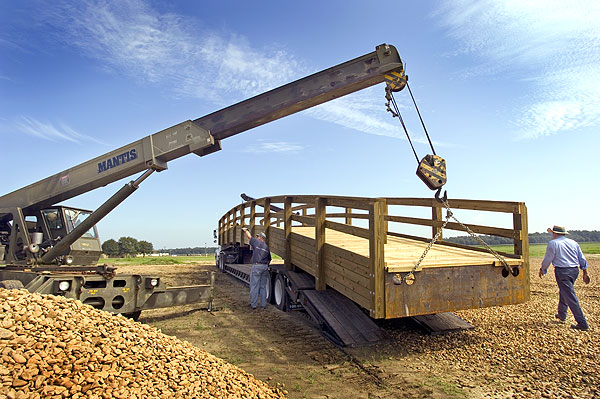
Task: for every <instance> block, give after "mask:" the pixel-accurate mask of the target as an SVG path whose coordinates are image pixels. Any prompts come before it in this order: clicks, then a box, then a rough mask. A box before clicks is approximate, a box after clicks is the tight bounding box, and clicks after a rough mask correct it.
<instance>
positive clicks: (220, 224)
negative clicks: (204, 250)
mask: <svg viewBox="0 0 600 399" xmlns="http://www.w3.org/2000/svg"><path fill="white" fill-rule="evenodd" d="M218 232H219V234H217V244H218V245H223V218H221V219H219V226H218Z"/></svg>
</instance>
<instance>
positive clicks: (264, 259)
mask: <svg viewBox="0 0 600 399" xmlns="http://www.w3.org/2000/svg"><path fill="white" fill-rule="evenodd" d="M242 230H243V231H244V233H245V234H246V237H247V238H248V240H249V241H250V246H251V247H252V260H251V262H252V269H251V270H250V306H252V309H256V307H257V306H258V298H259V297H260V306H261V307H262V308H263V309H264V308H266V307H267V281H268V269H269V263H270V262H271V251H270V250H269V246H268V245H267V243H266V241H267V236H266V235H265V233H258V234H257V235H256V237H252V235H251V234H250V231H249V230H248V229H247V228H245V227H243V228H242Z"/></svg>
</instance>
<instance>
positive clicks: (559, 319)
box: [554, 313, 567, 323]
mask: <svg viewBox="0 0 600 399" xmlns="http://www.w3.org/2000/svg"><path fill="white" fill-rule="evenodd" d="M554 317H555V318H557V319H558V322H559V323H564V322H565V320H567V318H566V317H565V318H564V319H563V318H562V317H560V316H559V315H558V313H557V314H555V315H554Z"/></svg>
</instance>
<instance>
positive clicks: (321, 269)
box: [315, 197, 327, 291]
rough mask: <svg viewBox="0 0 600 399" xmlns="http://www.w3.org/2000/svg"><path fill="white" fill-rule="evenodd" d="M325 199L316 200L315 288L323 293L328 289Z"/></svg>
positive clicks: (318, 198)
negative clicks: (326, 278)
mask: <svg viewBox="0 0 600 399" xmlns="http://www.w3.org/2000/svg"><path fill="white" fill-rule="evenodd" d="M326 209H327V208H326V201H325V198H320V197H317V198H316V199H315V260H316V262H317V264H316V267H317V270H316V273H315V288H316V289H317V291H322V290H324V289H326V288H327V284H326V281H325V251H324V249H325V248H324V245H325V217H326V215H327V213H326Z"/></svg>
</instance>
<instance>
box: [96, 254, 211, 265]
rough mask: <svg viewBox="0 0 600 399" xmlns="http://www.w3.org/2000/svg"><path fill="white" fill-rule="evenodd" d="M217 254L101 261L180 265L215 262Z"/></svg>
mask: <svg viewBox="0 0 600 399" xmlns="http://www.w3.org/2000/svg"><path fill="white" fill-rule="evenodd" d="M214 261H215V255H214V254H211V255H193V256H161V257H154V256H146V257H141V258H106V259H100V260H99V261H98V262H100V263H109V264H114V265H116V266H119V265H121V266H129V265H179V264H182V263H198V262H214Z"/></svg>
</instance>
